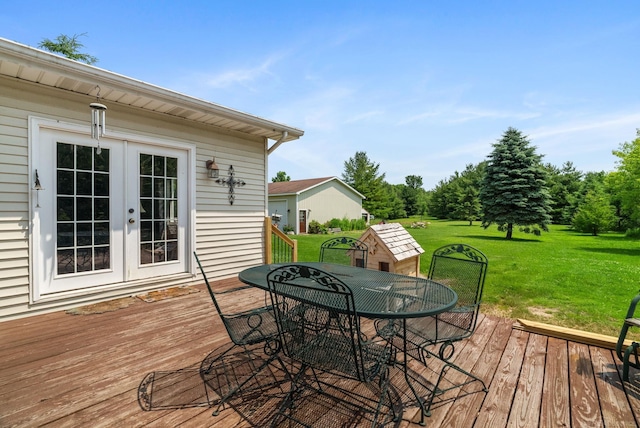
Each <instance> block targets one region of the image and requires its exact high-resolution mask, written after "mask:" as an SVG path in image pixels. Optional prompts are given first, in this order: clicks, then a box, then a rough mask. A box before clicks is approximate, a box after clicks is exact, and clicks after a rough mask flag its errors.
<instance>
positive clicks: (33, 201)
mask: <svg viewBox="0 0 640 428" xmlns="http://www.w3.org/2000/svg"><path fill="white" fill-rule="evenodd" d="M48 131H53V132H58V133H63V134H64V135H65V136H66V137H68V138H69V142H70V143H73V142H74V141H75V142H78V141H83V144H85V145H86V143H87V142H93V143H95V142H94V141H93V140H91V139H90V137H89V135H90V128H89V126H88V125H86V126H81V125H76V124H71V123H66V122H61V121H58V120H52V119H46V118H41V117H35V116H30V117H29V188H30V189H29V193H30V197H29V218H30V229H31V233H30V234H29V260H30V262H29V266H30V268H29V283H30V287H29V300H30V303H32V304H33V303H36V302H38V303H40V302H43V303H44V302H49V301H53V300H59V299H64V298H69V297H74V296H80V295H84V294H87V293H89V292H90V293H95V292H97V291H103V290H109V289H117V288H122V287H126V286H128V285H130V284H128V283H127V281H128V280H127V273H126V272H125V260H124V257H126V255H125V253H126V249H125V247H126V245H127V244H126V242H125V241H123V243H124V246H123V247H122V248H123V250H122V252H120V251H114V252H113V257H112V267H113V270H116V269H120V270H121V271H122V276H121V277H118V275H119V274H116V275H115V276H114V278H116V282H109V283H106V284H101V285H96V286H92V287H90V288H86V287H79V288H77V289H75V288H73V287H72V289H64V290H61V291H59V292H58V291H56V290H55V288H54V289H51V290H49V289H43V288H42V287H43V286H44V285H42V278H43V270H44V269H49V268H50V267H51V266H49V267H47V261H46V260H43V254H42V252H41V248H42V247H41V245H43V242H42V241H43V240H46V239H48V240H55V236H46V237H44V236H43V235H42V234H43V233H44V229H43V228H42V227H41V226H42V225H44V224H42V225H41V223H42V222H43V221H45V220H44V219H45V217H46V218H51V219H52V220H49V221H53V222H55V215H56V213H55V212H54V211H53V206H54V205H53V203H52V205H50V206H49V207H48V208H46V209H47V212H45V211H44V209H45V208H44V206H43V202H45V201H47V200H49V199H50V200H51V202H53V199H54V198H55V196H53V195H54V194H55V180H53V179H51V180H49V179H47V180H46V181H44V182H43V180H42V177H40V181H41V185H42V187H43V188H44V189H43V190H40V191H36V190H34V189H33V184H34V183H35V172H36V170H39V171H45V170H46V169H49V170H51V168H53V169H55V168H54V167H52V165H54V163H55V155H53V156H52V157H51V158H49V157H48V155H47V154H46V153H44V152H42V151H41V150H40V149H42V147H41V146H40V141H41V138H44V137H46V136H47V133H49V134H50V132H48ZM129 142H132V143H135V144H140V145H146V146H147V147H149V148H151V149H152V150H155V151H157V150H159V149H161V148H166V149H170V150H181V151H184V152H185V153H186V158H187V160H186V171H185V179H186V181H187V185H186V189H187V190H186V192H185V193H186V195H184V196H185V198H186V201H185V204H186V207H187V208H186V215H187V218H188V221H187V225H186V228H185V231H184V237H183V239H182V242H184V248H183V249H181V257H184V268H183V273H184V274H185V276H192V275H193V273H194V266H193V263H192V260H191V259H192V257H190V254H192V253H193V251H194V249H195V219H196V215H195V192H196V189H195V152H196V147H195V144H193V143H185V142H182V141H176V140H172V139H168V138H166V137H159V136H151V135H137V134H133V133H130V132H127V133H123V132H118V131H111V130H109V133H108V136H105V137H104V138H103V139H101V141H100V143H101V146H102V147H105V148H109V149H110V150H114V152H113V154H114V156H118V157H120V159H122V164H120V166H121V167H122V168H123V169H122V174H121V177H118V174H114V173H112V174H111V175H112V176H113V177H112V186H113V185H116V186H118V185H119V183H120V182H122V184H123V185H124V187H121V189H122V190H123V192H122V193H123V195H122V197H123V198H126V194H124V193H125V192H124V189H125V188H128V187H129V186H128V185H127V180H128V179H127V177H126V174H127V171H126V169H127V168H126V165H127V163H126V159H125V158H126V153H127V145H128V144H129ZM47 151H51V152H52V153H53V154H55V148H52V149H50V150H47ZM112 171H113V170H112ZM119 180H120V181H119ZM113 191H114V189H113V188H112V190H111V193H110V194H111V195H112V197H119V196H120V195H114V193H113ZM118 191H119V190H118ZM110 199H111V197H110ZM38 202H40V207H37V205H38ZM47 203H48V202H47ZM116 207H118V208H119V209H118V211H119V212H114V209H115V208H116ZM127 208H128V202H127V200H126V199H124V200H123V202H122V204H115V203H113V202H111V203H110V210H111V215H112V217H113V219H114V220H113V221H114V222H115V221H122V225H125V219H127V218H128V217H127V215H128V212H127ZM116 226H117V225H114V224H112V225H111V233H112V239H114V237H113V233H114V232H113V231H114V228H115V227H116ZM47 227H48V228H49V230H51V225H50V224H49V225H47V226H46V227H45V229H46V228H47ZM122 229H123V230H125V231H126V226H124V227H123V228H122ZM115 239H116V240H115V241H112V242H114V243H116V244H119V242H120V241H119V240H118V239H119V237H118V236H117V234H116V236H115ZM123 240H124V236H123ZM49 245H54V246H55V244H51V243H50V244H49ZM120 254H121V255H122V257H121V259H122V260H116V257H117V255H120ZM48 264H49V265H50V264H51V261H49V263H48ZM78 278H80V279H79V280H78V281H79V283H80V281H84V285H85V286H86V282H87V278H88V277H87V276H86V275H84V276H82V275H79V276H78ZM154 278H155V275H154ZM154 281H156V282H157V278H155V280H154V279H153V278H148V279H147V278H144V279H138V280H136V283H141V284H145V282H147V283H153V282H154Z"/></svg>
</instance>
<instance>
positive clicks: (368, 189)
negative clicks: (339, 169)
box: [342, 152, 391, 219]
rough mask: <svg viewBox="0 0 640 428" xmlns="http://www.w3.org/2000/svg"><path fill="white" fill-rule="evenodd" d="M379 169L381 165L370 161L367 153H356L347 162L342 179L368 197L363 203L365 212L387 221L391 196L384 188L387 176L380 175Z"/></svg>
mask: <svg viewBox="0 0 640 428" xmlns="http://www.w3.org/2000/svg"><path fill="white" fill-rule="evenodd" d="M379 169H380V164H376V163H373V162H372V161H370V160H369V157H367V153H366V152H356V154H355V156H354V157H352V158H349V160H348V161H345V163H344V172H343V173H342V179H343V180H344V182H345V183H347V184H348V185H350V186H351V187H353V188H354V189H356V190H357V191H358V192H360V193H362V194H363V195H364V196H365V197H366V199H365V200H364V201H362V207H363V208H364V209H365V210H367V211H368V212H369V213H370V214H373V215H374V216H375V217H376V218H380V219H387V218H389V213H390V211H391V209H390V207H389V196H388V194H387V192H385V187H384V183H385V181H384V177H385V174H384V173H382V174H380V173H379V172H378V170H379Z"/></svg>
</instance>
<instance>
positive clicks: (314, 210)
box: [298, 180, 362, 223]
mask: <svg viewBox="0 0 640 428" xmlns="http://www.w3.org/2000/svg"><path fill="white" fill-rule="evenodd" d="M298 207H299V208H300V209H306V210H311V212H310V213H309V218H308V219H307V220H308V222H309V221H312V220H316V221H317V222H319V223H325V222H327V221H329V220H331V219H333V218H338V219H343V218H346V219H348V220H352V219H360V218H362V199H361V198H360V197H359V196H358V195H357V194H355V193H354V192H352V191H351V190H349V189H348V188H346V187H345V186H343V185H342V184H340V183H339V182H338V181H335V180H332V181H329V182H327V183H324V184H321V185H320V186H317V187H314V188H312V189H309V190H307V191H305V192H303V193H302V194H301V195H300V199H299V205H298Z"/></svg>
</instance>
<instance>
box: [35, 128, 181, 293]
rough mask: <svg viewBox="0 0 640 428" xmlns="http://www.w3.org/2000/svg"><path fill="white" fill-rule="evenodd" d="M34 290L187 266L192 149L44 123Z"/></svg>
mask: <svg viewBox="0 0 640 428" xmlns="http://www.w3.org/2000/svg"><path fill="white" fill-rule="evenodd" d="M32 144H33V145H34V149H36V150H32V157H33V164H34V166H35V168H36V169H37V172H38V179H39V183H40V185H41V187H42V188H43V189H42V190H40V191H37V192H34V193H37V194H36V203H35V206H34V208H33V225H34V234H33V240H32V242H33V244H34V245H33V248H34V249H33V259H34V263H33V272H32V278H33V286H34V293H33V298H34V300H37V299H39V298H42V297H46V296H55V294H56V293H62V292H73V291H77V292H79V293H82V292H83V291H86V290H88V289H93V288H95V287H99V286H104V285H109V284H114V285H117V284H121V283H126V282H127V281H132V280H142V279H145V278H154V277H158V276H161V275H168V274H176V273H184V272H186V271H187V268H188V264H187V254H186V253H187V246H186V245H185V241H186V239H187V237H188V236H189V234H188V233H187V231H188V229H189V227H190V225H189V203H188V179H187V177H188V169H189V165H188V159H189V156H188V152H187V151H186V150H183V149H177V148H171V147H158V146H154V145H148V144H142V143H131V142H127V141H123V140H116V139H109V138H104V139H101V140H100V146H101V150H100V151H98V150H97V148H96V143H95V141H93V140H91V139H89V138H88V137H87V136H85V135H81V134H76V133H71V132H64V131H61V130H57V129H47V128H42V129H40V132H39V135H38V139H37V141H34V142H33V143H32Z"/></svg>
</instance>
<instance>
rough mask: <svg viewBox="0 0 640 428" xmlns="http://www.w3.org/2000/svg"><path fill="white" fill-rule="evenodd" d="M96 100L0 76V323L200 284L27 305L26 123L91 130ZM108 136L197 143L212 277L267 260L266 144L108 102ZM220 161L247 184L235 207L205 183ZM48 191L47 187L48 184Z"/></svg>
mask: <svg viewBox="0 0 640 428" xmlns="http://www.w3.org/2000/svg"><path fill="white" fill-rule="evenodd" d="M91 101H93V100H91V99H86V98H85V97H81V96H76V95H74V94H70V93H68V92H65V91H57V90H53V89H48V88H41V87H38V86H37V85H33V84H26V83H21V82H19V81H14V80H11V79H5V78H3V77H0V321H2V320H7V319H13V318H17V317H22V316H26V315H30V314H37V313H43V312H48V311H52V310H62V309H67V308H71V307H75V306H79V305H84V304H90V303H95V302H97V301H102V300H108V299H111V298H117V297H122V296H127V295H135V294H140V293H144V292H148V291H150V290H153V289H159V288H165V287H169V286H176V285H185V284H192V283H194V282H200V281H201V276H199V272H197V271H196V270H195V269H192V270H193V272H194V273H196V276H195V277H193V276H191V275H178V276H171V277H166V278H161V279H159V280H158V279H155V280H154V281H153V282H149V281H147V282H145V281H138V282H135V283H131V284H128V285H123V286H122V287H120V288H118V289H110V290H102V291H96V292H89V294H86V295H83V296H74V297H69V298H66V299H64V300H61V301H57V302H46V303H41V304H37V305H30V304H29V270H28V267H29V249H28V242H29V241H28V236H29V230H28V228H29V218H30V214H29V198H30V194H31V193H30V192H31V190H30V189H31V188H32V187H33V183H29V182H28V177H29V159H28V135H29V129H28V118H29V116H30V115H34V116H39V117H44V118H50V119H55V120H60V121H63V122H69V123H76V124H83V125H84V124H86V123H87V120H88V119H89V108H88V104H89V102H91ZM107 115H108V117H107V130H109V129H115V130H118V131H119V132H123V133H125V132H131V133H134V134H137V135H150V136H153V137H154V138H160V137H161V138H166V139H172V140H176V141H182V142H186V143H189V144H195V146H196V153H195V174H196V180H195V185H196V213H195V219H196V225H195V233H194V235H195V240H196V242H195V247H196V249H197V251H198V253H199V255H200V256H201V261H202V262H203V265H204V266H205V269H206V271H207V273H208V275H211V279H217V278H224V277H229V276H232V275H236V274H237V273H238V272H239V271H241V270H242V269H245V268H247V267H250V266H255V265H256V264H260V263H262V261H263V246H264V244H263V243H264V236H263V234H264V231H263V227H264V213H265V211H266V207H265V196H264V195H265V186H266V183H265V177H266V171H265V156H266V153H265V143H264V141H263V140H262V139H261V138H258V137H250V138H248V137H247V136H246V135H244V134H239V133H234V132H231V131H226V130H221V129H219V128H216V127H212V126H206V125H201V124H197V123H194V122H192V121H186V120H179V119H177V118H169V117H165V116H160V115H157V114H153V113H150V112H142V111H138V110H136V109H132V108H128V107H123V106H120V105H118V104H110V105H109V111H108V113H107ZM213 156H215V157H216V163H217V164H218V165H219V167H220V177H221V178H224V177H227V176H228V175H227V173H228V168H229V166H230V165H233V167H234V170H235V178H236V179H238V180H243V181H245V183H246V184H245V185H244V186H241V187H237V188H236V190H235V201H234V203H233V205H231V204H229V199H228V187H227V186H222V185H220V184H218V183H216V182H215V180H213V179H210V178H208V177H207V171H206V168H205V162H206V161H207V160H208V159H211V158H212V157H213ZM42 185H43V187H45V188H47V186H49V185H50V184H49V183H42Z"/></svg>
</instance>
